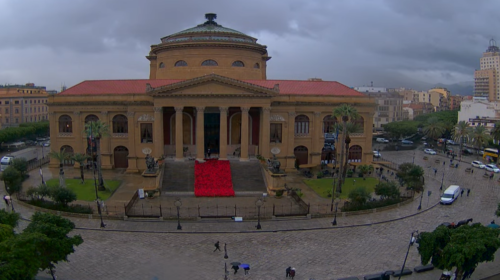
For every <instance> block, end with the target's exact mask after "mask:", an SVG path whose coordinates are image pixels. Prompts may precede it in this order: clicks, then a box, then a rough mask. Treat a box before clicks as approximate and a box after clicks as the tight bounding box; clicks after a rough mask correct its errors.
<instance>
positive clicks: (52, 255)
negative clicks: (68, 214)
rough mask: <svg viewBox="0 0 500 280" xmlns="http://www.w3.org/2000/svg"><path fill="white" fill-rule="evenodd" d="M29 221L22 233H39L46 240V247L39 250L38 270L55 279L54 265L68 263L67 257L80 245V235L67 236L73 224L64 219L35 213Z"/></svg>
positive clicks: (81, 240)
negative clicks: (39, 263)
mask: <svg viewBox="0 0 500 280" xmlns="http://www.w3.org/2000/svg"><path fill="white" fill-rule="evenodd" d="M31 220H32V221H31V223H30V224H29V225H28V227H27V228H26V229H25V230H24V232H23V233H40V234H43V235H45V236H46V237H47V238H48V242H47V243H46V244H45V245H47V246H43V247H42V248H41V250H40V251H41V252H40V253H41V254H40V261H41V266H40V269H41V270H45V269H48V270H49V271H50V272H51V275H52V277H53V279H55V277H54V272H53V269H54V268H55V264H57V263H58V262H59V261H68V259H67V257H68V255H69V254H72V253H74V252H75V249H74V246H78V245H80V244H82V243H83V239H82V237H81V236H80V235H75V236H72V237H69V236H68V234H69V233H70V232H71V231H72V230H73V229H74V228H75V224H74V223H73V222H72V221H70V220H68V219H66V218H63V217H59V216H56V215H52V214H49V213H41V212H36V213H35V214H33V216H32V217H31Z"/></svg>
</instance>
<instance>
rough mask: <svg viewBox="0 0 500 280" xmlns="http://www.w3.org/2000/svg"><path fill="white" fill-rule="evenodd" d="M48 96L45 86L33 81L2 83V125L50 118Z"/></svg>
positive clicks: (0, 108) (0, 86) (0, 97)
mask: <svg viewBox="0 0 500 280" xmlns="http://www.w3.org/2000/svg"><path fill="white" fill-rule="evenodd" d="M47 96H48V94H47V91H46V88H45V87H42V86H35V84H33V83H27V84H25V85H0V125H1V127H2V128H5V127H13V126H19V124H21V123H26V122H38V121H43V120H48V107H47Z"/></svg>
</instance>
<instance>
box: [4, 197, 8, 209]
mask: <svg viewBox="0 0 500 280" xmlns="http://www.w3.org/2000/svg"><path fill="white" fill-rule="evenodd" d="M3 201H5V204H7V207H9V198H8V196H6V195H4V196H3Z"/></svg>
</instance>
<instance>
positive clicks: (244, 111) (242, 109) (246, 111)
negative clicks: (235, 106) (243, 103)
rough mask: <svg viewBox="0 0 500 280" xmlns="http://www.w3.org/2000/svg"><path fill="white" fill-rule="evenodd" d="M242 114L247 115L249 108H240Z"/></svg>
mask: <svg viewBox="0 0 500 280" xmlns="http://www.w3.org/2000/svg"><path fill="white" fill-rule="evenodd" d="M240 109H241V112H242V113H248V111H250V107H240Z"/></svg>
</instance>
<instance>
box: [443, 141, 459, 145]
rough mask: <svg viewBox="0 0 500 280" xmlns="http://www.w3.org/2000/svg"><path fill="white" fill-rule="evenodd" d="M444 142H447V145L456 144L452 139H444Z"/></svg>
mask: <svg viewBox="0 0 500 280" xmlns="http://www.w3.org/2000/svg"><path fill="white" fill-rule="evenodd" d="M446 144H448V145H457V143H455V141H453V140H446Z"/></svg>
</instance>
